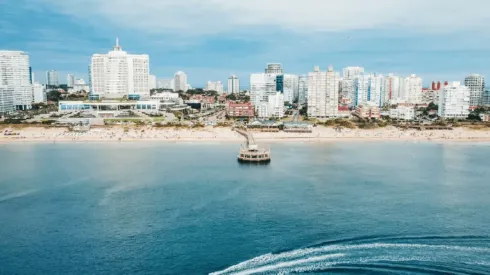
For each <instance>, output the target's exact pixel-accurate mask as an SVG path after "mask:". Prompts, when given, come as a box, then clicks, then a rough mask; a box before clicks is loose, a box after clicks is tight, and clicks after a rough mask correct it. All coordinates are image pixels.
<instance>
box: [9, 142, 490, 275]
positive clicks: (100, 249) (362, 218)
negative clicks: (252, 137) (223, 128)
mask: <svg viewBox="0 0 490 275" xmlns="http://www.w3.org/2000/svg"><path fill="white" fill-rule="evenodd" d="M238 148H239V145H238V144H206V145H205V144H200V145H199V144H157V143H155V144H44V145H43V144H38V145H27V144H22V145H6V146H5V145H4V146H1V147H0V156H1V157H0V274H208V273H211V272H217V273H215V274H288V273H308V272H309V273H315V274H490V146H489V145H488V144H478V145H471V144H447V145H439V144H430V143H420V144H411V143H382V142H380V143H353V142H347V143H339V144H319V145H312V144H282V145H281V144H278V145H273V146H272V150H273V161H272V163H271V164H270V165H268V166H243V165H242V166H240V165H239V164H238V163H237V162H236V159H235V157H236V153H237V150H238Z"/></svg>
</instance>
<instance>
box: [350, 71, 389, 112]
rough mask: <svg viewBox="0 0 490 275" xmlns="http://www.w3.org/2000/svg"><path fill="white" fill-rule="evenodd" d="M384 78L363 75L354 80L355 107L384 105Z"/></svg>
mask: <svg viewBox="0 0 490 275" xmlns="http://www.w3.org/2000/svg"><path fill="white" fill-rule="evenodd" d="M384 86H385V85H384V78H383V76H382V75H376V74H361V75H359V76H358V77H357V78H356V79H355V80H354V89H355V103H354V105H355V106H358V105H366V104H367V103H370V104H371V105H372V104H374V105H376V106H378V107H381V106H382V105H383V104H384V97H383V94H384V88H385V87H384Z"/></svg>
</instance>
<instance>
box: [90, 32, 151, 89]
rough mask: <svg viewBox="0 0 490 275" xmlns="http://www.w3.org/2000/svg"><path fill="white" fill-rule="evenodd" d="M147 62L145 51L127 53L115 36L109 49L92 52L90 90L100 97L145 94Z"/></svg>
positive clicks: (147, 77)
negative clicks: (113, 44) (138, 53)
mask: <svg viewBox="0 0 490 275" xmlns="http://www.w3.org/2000/svg"><path fill="white" fill-rule="evenodd" d="M149 63H150V61H149V57H148V55H146V54H142V55H132V54H128V53H127V52H125V51H123V50H122V48H121V47H120V46H119V40H116V46H114V47H113V49H112V51H110V52H108V53H107V54H94V55H93V56H92V63H91V66H90V77H91V85H92V94H94V95H98V96H99V97H101V98H102V97H105V98H122V97H124V96H127V97H128V98H148V97H149V96H150V89H149V87H148V83H149V81H148V79H149V72H150V64H149Z"/></svg>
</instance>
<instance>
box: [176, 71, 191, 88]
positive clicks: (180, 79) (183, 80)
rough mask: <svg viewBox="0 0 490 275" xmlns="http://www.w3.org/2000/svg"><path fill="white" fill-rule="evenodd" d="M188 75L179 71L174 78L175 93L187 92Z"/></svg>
mask: <svg viewBox="0 0 490 275" xmlns="http://www.w3.org/2000/svg"><path fill="white" fill-rule="evenodd" d="M187 90H188V87H187V75H186V74H185V73H184V72H183V71H178V72H176V73H175V76H174V91H176V92H178V91H183V92H187Z"/></svg>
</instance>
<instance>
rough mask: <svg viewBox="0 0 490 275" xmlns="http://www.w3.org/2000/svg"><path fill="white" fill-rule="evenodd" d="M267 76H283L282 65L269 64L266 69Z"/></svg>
mask: <svg viewBox="0 0 490 275" xmlns="http://www.w3.org/2000/svg"><path fill="white" fill-rule="evenodd" d="M265 73H266V74H283V73H284V71H283V69H282V67H281V64H280V63H268V64H267V68H265Z"/></svg>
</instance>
